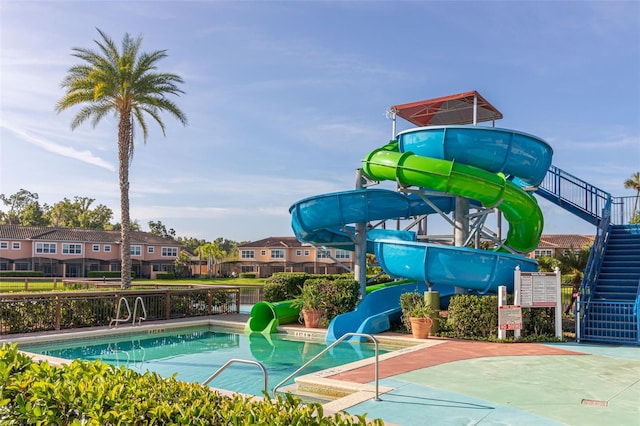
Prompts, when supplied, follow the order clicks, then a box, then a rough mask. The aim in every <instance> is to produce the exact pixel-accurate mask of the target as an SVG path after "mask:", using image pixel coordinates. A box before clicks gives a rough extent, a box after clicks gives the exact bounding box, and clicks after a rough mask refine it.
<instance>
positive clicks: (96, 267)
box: [89, 263, 100, 271]
mask: <svg viewBox="0 0 640 426" xmlns="http://www.w3.org/2000/svg"><path fill="white" fill-rule="evenodd" d="M89 270H90V271H99V270H100V264H99V263H91V264H90V265H89Z"/></svg>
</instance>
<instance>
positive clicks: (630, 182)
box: [624, 172, 640, 219]
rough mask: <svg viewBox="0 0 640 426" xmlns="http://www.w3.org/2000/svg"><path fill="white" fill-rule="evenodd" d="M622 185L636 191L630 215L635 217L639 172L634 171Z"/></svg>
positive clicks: (639, 193)
mask: <svg viewBox="0 0 640 426" xmlns="http://www.w3.org/2000/svg"><path fill="white" fill-rule="evenodd" d="M624 187H625V188H627V189H633V190H635V191H636V199H635V201H634V202H633V212H632V213H631V217H632V218H634V219H635V217H636V214H637V213H636V212H637V211H638V198H640V172H635V173H634V174H633V175H631V177H630V178H629V179H627V180H625V181H624Z"/></svg>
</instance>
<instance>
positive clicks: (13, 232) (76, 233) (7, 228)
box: [0, 225, 182, 246]
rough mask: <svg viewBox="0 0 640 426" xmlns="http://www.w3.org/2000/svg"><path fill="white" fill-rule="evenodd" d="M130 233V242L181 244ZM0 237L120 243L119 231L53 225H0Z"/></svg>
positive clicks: (136, 232)
mask: <svg viewBox="0 0 640 426" xmlns="http://www.w3.org/2000/svg"><path fill="white" fill-rule="evenodd" d="M130 235H131V237H130V239H131V244H155V245H167V246H181V245H182V244H180V243H179V242H178V241H176V240H173V239H171V238H163V237H159V236H157V235H153V234H151V233H149V232H141V231H132V232H131V234H130ZM0 239H2V240H46V241H77V242H89V243H107V244H120V231H103V230H97V229H77V228H61V227H54V226H18V225H0Z"/></svg>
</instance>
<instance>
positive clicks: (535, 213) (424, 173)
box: [362, 141, 543, 253]
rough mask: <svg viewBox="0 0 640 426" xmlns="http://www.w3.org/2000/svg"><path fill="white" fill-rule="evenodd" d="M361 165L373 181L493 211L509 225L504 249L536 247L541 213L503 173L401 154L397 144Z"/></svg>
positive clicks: (382, 149) (530, 248) (372, 155)
mask: <svg viewBox="0 0 640 426" xmlns="http://www.w3.org/2000/svg"><path fill="white" fill-rule="evenodd" d="M362 165H363V168H362V170H363V172H364V173H365V174H366V175H367V176H369V177H371V178H372V179H375V180H392V181H397V182H398V183H400V184H401V185H408V186H411V185H415V186H421V187H425V188H429V189H431V190H435V191H441V192H444V193H447V194H453V195H458V196H461V197H466V198H471V199H474V200H477V201H479V202H480V203H482V205H483V206H485V207H488V208H493V207H495V208H497V209H498V210H500V211H501V212H502V213H503V214H504V217H505V219H506V220H507V221H508V222H509V231H508V233H507V238H506V240H505V242H504V245H505V246H507V247H510V248H512V249H513V250H515V251H517V252H521V253H526V252H529V251H531V250H533V249H535V248H536V247H537V245H538V242H539V239H540V235H541V234H542V228H543V217H542V211H541V210H540V207H539V206H538V203H537V201H536V199H535V198H534V197H533V196H532V195H530V194H528V193H526V192H525V191H523V190H522V189H521V188H519V187H518V186H517V185H515V184H514V183H512V182H510V181H509V180H507V178H506V177H505V176H504V175H503V174H502V173H492V172H488V171H486V170H483V169H480V168H477V167H474V166H470V165H466V164H461V163H456V162H455V161H449V160H441V159H437V158H430V157H423V156H419V155H415V154H413V153H412V152H404V153H401V152H400V149H399V146H398V142H397V141H392V142H391V143H389V144H387V145H385V146H383V147H382V148H379V149H376V150H374V151H373V152H371V153H370V154H369V155H368V156H367V157H366V158H365V159H364V160H363V162H362Z"/></svg>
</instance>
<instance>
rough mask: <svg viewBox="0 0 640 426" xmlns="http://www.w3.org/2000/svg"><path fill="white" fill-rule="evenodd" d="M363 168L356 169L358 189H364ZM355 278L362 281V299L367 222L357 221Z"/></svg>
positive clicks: (364, 287) (364, 291) (365, 271)
mask: <svg viewBox="0 0 640 426" xmlns="http://www.w3.org/2000/svg"><path fill="white" fill-rule="evenodd" d="M362 186H363V185H362V169H356V189H362ZM354 255H355V262H354V267H353V275H354V279H355V280H356V281H358V282H359V283H360V299H364V297H365V296H366V295H367V224H366V222H358V223H356V235H355V252H354Z"/></svg>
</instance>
